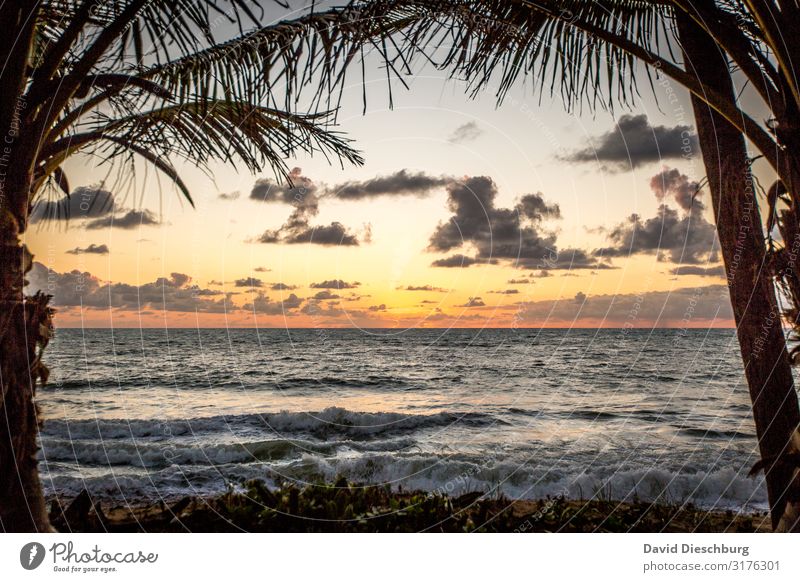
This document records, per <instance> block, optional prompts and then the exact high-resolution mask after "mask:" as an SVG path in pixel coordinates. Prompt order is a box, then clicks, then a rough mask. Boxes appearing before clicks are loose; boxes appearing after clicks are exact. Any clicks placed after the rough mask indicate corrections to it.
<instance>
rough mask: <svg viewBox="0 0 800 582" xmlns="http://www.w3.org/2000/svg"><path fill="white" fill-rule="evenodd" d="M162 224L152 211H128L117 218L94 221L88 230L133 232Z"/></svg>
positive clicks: (107, 217) (112, 216) (106, 217)
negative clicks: (105, 229)
mask: <svg viewBox="0 0 800 582" xmlns="http://www.w3.org/2000/svg"><path fill="white" fill-rule="evenodd" d="M157 224H161V222H160V221H159V220H158V217H156V215H155V214H154V213H153V212H151V211H150V210H148V209H146V208H143V209H142V210H128V211H127V212H125V213H124V214H119V215H117V216H114V215H108V216H104V217H102V218H97V219H95V220H92V221H91V222H90V223H89V224H87V225H86V228H87V229H90V230H97V229H100V228H106V227H109V226H110V227H113V228H121V229H123V230H133V229H134V228H138V227H140V226H153V225H157Z"/></svg>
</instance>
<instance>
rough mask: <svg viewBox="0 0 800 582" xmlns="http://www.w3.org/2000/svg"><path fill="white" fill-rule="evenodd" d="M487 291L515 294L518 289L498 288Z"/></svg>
mask: <svg viewBox="0 0 800 582" xmlns="http://www.w3.org/2000/svg"><path fill="white" fill-rule="evenodd" d="M489 293H497V294H499V295H517V294H518V293H519V289H498V290H497V291H489Z"/></svg>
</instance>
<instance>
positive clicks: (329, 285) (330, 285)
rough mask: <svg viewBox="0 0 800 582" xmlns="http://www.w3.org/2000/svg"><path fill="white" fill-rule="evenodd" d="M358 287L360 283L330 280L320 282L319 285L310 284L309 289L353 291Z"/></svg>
mask: <svg viewBox="0 0 800 582" xmlns="http://www.w3.org/2000/svg"><path fill="white" fill-rule="evenodd" d="M360 285H361V283H359V282H358V281H353V282H352V283H348V282H347V281H342V280H341V279H331V280H328V281H321V282H319V283H311V285H310V287H311V288H312V289H355V288H356V287H359V286H360Z"/></svg>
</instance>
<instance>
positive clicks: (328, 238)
mask: <svg viewBox="0 0 800 582" xmlns="http://www.w3.org/2000/svg"><path fill="white" fill-rule="evenodd" d="M289 178H290V180H291V184H277V183H275V182H273V181H272V180H267V179H260V180H257V181H256V183H255V185H254V186H253V189H252V190H251V192H250V198H251V199H253V200H260V201H262V202H280V203H283V204H289V205H291V206H292V207H293V208H294V210H293V211H292V214H291V215H290V216H289V218H288V219H287V220H286V222H285V223H284V224H283V225H282V226H281V227H280V228H278V229H276V230H267V231H265V232H264V233H263V234H261V235H260V236H259V237H257V238H256V239H255V240H256V242H260V243H265V244H277V243H285V244H318V245H323V246H334V245H335V246H357V245H358V244H359V241H358V237H357V236H356V235H355V234H353V233H352V232H350V230H348V229H347V227H345V226H344V225H343V224H342V223H340V222H332V223H330V224H329V225H321V226H314V225H312V224H311V219H312V218H314V217H315V216H317V215H318V214H319V196H318V192H319V187H318V186H317V185H316V184H315V183H314V181H313V180H311V178H309V177H307V176H304V175H303V173H302V170H301V169H300V168H294V169H293V170H292V171H291V173H290V175H289Z"/></svg>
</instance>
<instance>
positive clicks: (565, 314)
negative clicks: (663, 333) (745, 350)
mask: <svg viewBox="0 0 800 582" xmlns="http://www.w3.org/2000/svg"><path fill="white" fill-rule="evenodd" d="M514 307H515V312H514V314H515V318H516V320H517V321H518V322H519V324H520V325H531V326H541V325H549V326H564V327H569V326H570V325H573V324H574V323H575V322H578V321H582V322H583V325H592V326H610V327H620V326H623V325H625V326H630V325H632V326H642V327H648V328H649V327H652V326H653V325H656V326H664V327H670V326H671V327H679V328H684V327H688V326H692V325H696V326H700V327H707V326H708V325H709V324H710V323H712V322H713V321H716V322H717V323H720V324H729V323H730V322H731V320H732V319H733V312H732V310H731V303H730V298H729V295H728V288H727V286H726V285H724V284H722V285H709V286H706V287H687V288H682V289H672V290H670V291H646V292H641V293H628V294H614V295H592V297H591V298H590V299H589V300H588V301H586V302H583V301H582V300H581V301H579V300H578V297H577V296H576V297H575V298H569V299H565V300H560V301H558V300H556V301H552V300H542V301H531V302H521V303H518V304H517V305H516V306H514ZM631 314H635V315H636V317H635V319H631Z"/></svg>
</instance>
